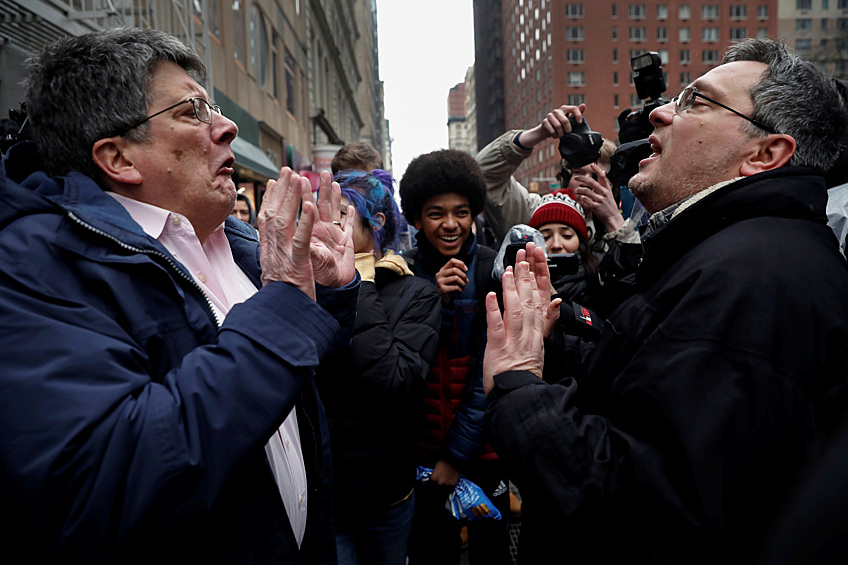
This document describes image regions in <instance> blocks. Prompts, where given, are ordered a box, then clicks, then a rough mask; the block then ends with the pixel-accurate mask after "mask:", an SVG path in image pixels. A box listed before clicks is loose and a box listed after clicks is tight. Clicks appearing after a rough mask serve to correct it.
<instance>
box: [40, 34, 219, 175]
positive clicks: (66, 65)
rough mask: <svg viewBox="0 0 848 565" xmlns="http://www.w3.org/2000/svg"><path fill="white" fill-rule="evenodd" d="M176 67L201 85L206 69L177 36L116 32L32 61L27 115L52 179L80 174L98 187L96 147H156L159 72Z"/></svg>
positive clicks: (68, 43)
mask: <svg viewBox="0 0 848 565" xmlns="http://www.w3.org/2000/svg"><path fill="white" fill-rule="evenodd" d="M165 61H170V62H172V63H176V64H177V65H179V66H180V67H182V68H183V69H185V70H186V72H187V73H188V74H189V75H190V76H191V77H192V78H193V79H194V80H196V81H198V82H199V83H201V82H202V81H204V80H205V78H206V67H205V66H204V64H203V61H201V59H200V58H199V57H198V56H197V55H196V54H195V53H194V52H193V51H192V50H191V49H189V48H188V47H187V46H186V45H184V44H183V43H182V42H181V41H180V40H179V39H177V38H176V37H174V36H171V35H168V34H166V33H163V32H161V31H157V30H153V29H136V28H113V29H106V30H103V31H99V32H96V33H91V34H86V35H83V36H79V37H71V38H66V39H61V40H59V41H57V42H55V43H53V44H51V45H48V46H47V47H45V48H44V50H43V51H42V52H41V53H40V54H38V55H37V56H35V57H34V58H32V59H30V60H29V61H28V71H29V72H28V79H27V83H26V86H27V94H26V102H27V114H28V115H29V119H30V122H31V124H32V133H33V138H34V139H35V142H36V144H37V145H38V149H39V151H40V153H41V157H42V159H43V162H44V168H45V171H46V172H47V173H48V174H50V175H54V176H58V175H65V174H67V173H68V172H70V171H79V172H81V173H84V174H86V175H88V176H90V177H92V178H94V179H98V178H99V176H100V169H99V168H98V167H97V165H95V164H94V161H93V160H92V156H91V150H92V148H93V146H94V143H95V142H96V141H97V140H99V139H103V138H106V137H111V136H115V135H123V136H124V137H126V138H127V139H130V140H132V141H136V142H145V141H147V140H148V133H149V126H148V124H147V123H144V124H142V125H140V126H139V127H137V128H134V129H132V130H130V131H127V132H124V131H123V130H125V129H126V128H128V127H129V126H131V125H132V124H134V123H136V122H138V121H140V120H143V119H144V118H145V117H146V116H147V111H148V107H149V106H150V103H151V102H152V99H151V98H152V96H151V93H150V85H151V82H152V80H153V73H154V72H155V70H156V68H157V66H158V65H159V64H160V63H162V62H165Z"/></svg>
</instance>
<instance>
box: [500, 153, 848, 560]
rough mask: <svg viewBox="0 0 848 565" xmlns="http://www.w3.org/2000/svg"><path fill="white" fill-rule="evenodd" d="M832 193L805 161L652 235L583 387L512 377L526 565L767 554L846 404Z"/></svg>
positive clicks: (846, 305) (845, 332)
mask: <svg viewBox="0 0 848 565" xmlns="http://www.w3.org/2000/svg"><path fill="white" fill-rule="evenodd" d="M825 198H826V193H825V188H824V183H823V180H822V178H821V177H820V176H817V175H815V174H814V173H813V171H812V170H810V169H802V168H783V169H780V170H777V171H772V172H767V173H762V174H759V175H756V176H752V177H748V178H745V179H743V180H740V181H737V182H735V183H732V184H730V185H728V186H725V187H723V188H721V189H719V190H717V191H716V192H714V193H712V194H710V195H708V196H706V197H705V198H704V199H703V200H702V201H700V202H698V203H696V204H695V205H694V206H692V207H691V208H689V209H687V210H685V211H682V212H681V213H680V215H679V216H678V217H676V218H674V219H672V220H671V221H670V222H668V223H667V224H666V225H664V226H663V227H660V228H659V229H657V230H656V231H654V232H653V233H652V234H650V235H649V236H648V237H646V238H645V239H644V244H645V255H644V259H643V262H642V264H641V266H640V267H639V268H638V270H637V272H636V274H635V277H634V278H632V279H631V281H630V282H631V284H632V296H631V298H629V299H628V300H627V301H626V302H624V303H623V304H622V306H621V307H619V308H618V309H617V310H616V311H615V312H614V313H613V314H612V316H611V317H610V318H609V320H608V323H607V325H606V328H605V330H604V333H603V335H602V336H601V338H600V340H599V342H598V343H597V346H596V349H595V350H594V352H592V354H591V355H590V357H589V364H588V366H587V367H586V368H585V372H584V374H583V375H582V380H580V386H579V387H578V386H577V384H576V380H575V379H566V380H564V381H561V382H560V383H559V384H557V385H549V384H547V383H545V382H543V381H541V380H539V379H538V378H536V377H535V376H533V375H531V374H529V373H524V372H513V373H506V374H503V375H499V376H496V378H495V383H496V386H495V388H494V390H493V391H492V393H491V394H490V395H489V402H490V404H489V409H488V413H487V427H488V430H489V431H490V432H491V434H492V441H493V443H494V445H495V447H496V449H498V453H499V454H500V455H501V457H502V458H503V459H506V460H507V461H508V462H509V464H510V466H511V470H512V475H511V476H512V477H513V478H514V480H515V481H516V482H517V483H518V486H519V489H520V490H521V492H522V494H523V495H525V499H524V503H525V506H526V510H527V513H526V515H527V519H528V521H527V522H525V523H524V524H523V525H522V540H521V548H522V549H521V551H522V552H524V551H528V554H527V555H524V556H523V557H528V558H529V559H527V560H526V561H525V562H537V561H534V560H533V559H534V558H537V557H538V556H539V555H543V556H544V555H550V554H551V552H555V554H556V555H560V556H561V557H562V561H568V562H570V563H585V562H593V563H594V562H598V563H600V562H607V563H609V562H623V561H626V562H628V563H639V562H659V563H753V562H755V561H756V556H757V554H758V551H759V549H760V545H761V543H762V540H763V538H764V535H765V532H766V530H767V528H768V526H769V524H770V521H771V519H772V517H773V516H774V515H775V513H776V510H777V508H778V507H779V505H780V504H781V502H782V500H783V499H784V497H785V495H786V493H787V491H788V489H789V487H790V485H791V484H792V482H793V480H794V479H795V477H796V473H797V472H798V469H799V467H800V466H801V465H802V464H803V462H804V461H805V458H806V457H807V456H808V454H809V453H810V451H812V450H814V449H815V446H816V445H817V443H818V440H819V439H820V438H821V437H822V436H824V435H826V434H827V433H828V432H829V431H830V430H831V429H832V428H833V425H834V422H835V421H836V419H837V417H838V415H839V413H840V412H843V411H844V405H845V403H844V394H843V391H844V389H845V384H846V379H848V372H846V371H847V370H848V290H847V289H848V268H846V265H845V261H844V260H843V259H842V257H841V255H840V253H839V249H838V245H837V242H836V240H835V239H834V237H833V233H832V232H831V231H830V230H829V229H828V227H827V225H826V224H825V213H824V209H825ZM567 376H568V375H563V377H567ZM575 376H577V375H575ZM533 515H535V516H536V518H537V519H538V520H537V522H534V523H533V524H532V526H531V524H530V523H529V519H530V517H531V516H533ZM525 531H526V532H527V533H528V536H527V538H525V537H524V533H525Z"/></svg>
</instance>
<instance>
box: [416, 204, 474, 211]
mask: <svg viewBox="0 0 848 565" xmlns="http://www.w3.org/2000/svg"><path fill="white" fill-rule="evenodd" d="M464 208H468V209H469V210H470V209H471V205H470V204H458V205H457V206H454V207H453V208H451V209H452V210H461V209H464ZM447 209H448V208H447V207H446V206H438V205H436V204H433V205H431V206H427V207H426V208H424V211H425V212H429V211H430V210H447Z"/></svg>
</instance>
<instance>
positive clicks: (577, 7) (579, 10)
mask: <svg viewBox="0 0 848 565" xmlns="http://www.w3.org/2000/svg"><path fill="white" fill-rule="evenodd" d="M565 15H566V17H569V18H582V17H583V4H566V5H565Z"/></svg>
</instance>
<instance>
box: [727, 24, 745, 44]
mask: <svg viewBox="0 0 848 565" xmlns="http://www.w3.org/2000/svg"><path fill="white" fill-rule="evenodd" d="M746 37H748V28H744V27H732V28H730V39H732V40H734V41H736V40H739V39H745V38H746Z"/></svg>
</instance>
